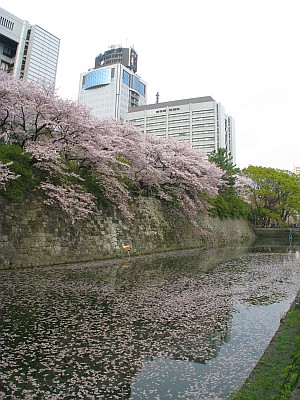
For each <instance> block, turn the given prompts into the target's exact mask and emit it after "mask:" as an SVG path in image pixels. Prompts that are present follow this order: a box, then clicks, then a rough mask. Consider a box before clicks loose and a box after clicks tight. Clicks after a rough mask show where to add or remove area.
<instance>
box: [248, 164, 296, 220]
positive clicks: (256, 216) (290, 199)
mask: <svg viewBox="0 0 300 400" xmlns="http://www.w3.org/2000/svg"><path fill="white" fill-rule="evenodd" d="M243 175H244V176H245V177H247V178H249V179H250V180H251V182H252V183H251V185H249V189H248V190H249V196H248V201H249V203H250V208H251V219H252V222H253V224H254V225H260V226H266V227H267V226H270V224H274V225H276V226H278V225H281V224H283V225H285V224H288V223H289V221H290V222H293V221H295V220H296V219H297V216H298V214H299V212H300V184H299V177H298V176H297V175H296V174H293V173H291V172H289V171H282V170H277V169H274V168H267V167H255V166H251V165H250V166H249V167H248V168H245V169H244V170H243Z"/></svg>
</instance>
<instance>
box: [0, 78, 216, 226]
mask: <svg viewBox="0 0 300 400" xmlns="http://www.w3.org/2000/svg"><path fill="white" fill-rule="evenodd" d="M0 139H2V141H3V142H4V143H5V144H6V145H11V144H17V145H19V146H21V147H22V148H23V149H24V151H25V152H29V153H31V154H32V163H33V164H34V165H35V166H36V167H39V168H40V169H43V170H45V171H47V174H48V175H47V179H46V180H45V181H44V182H42V184H41V185H40V188H41V189H42V190H43V191H44V192H45V193H46V194H47V196H48V200H47V202H48V203H49V202H50V203H51V202H53V201H57V202H58V203H59V204H60V206H61V207H62V208H63V209H64V210H65V211H67V212H68V213H69V214H70V215H71V217H72V220H73V221H75V220H77V219H78V218H81V217H84V216H87V215H90V214H91V213H93V212H95V207H94V204H95V197H94V196H93V195H92V193H90V192H89V191H88V190H87V189H86V187H85V185H84V177H83V175H84V173H88V174H89V176H90V177H92V179H93V180H94V181H95V182H96V184H97V185H98V186H99V188H101V192H102V193H103V196H104V197H105V198H106V199H108V200H109V201H110V202H111V203H112V204H115V205H116V206H117V207H118V208H119V210H121V211H122V212H123V214H124V215H125V216H126V217H127V218H130V217H131V213H130V203H131V201H132V199H133V196H138V195H141V194H145V193H146V194H147V195H148V196H156V197H158V198H160V199H162V200H164V201H167V202H171V203H172V204H174V203H176V204H177V206H178V207H180V208H181V209H182V210H183V211H184V212H186V213H187V214H188V215H189V216H190V217H191V218H194V216H195V214H196V213H197V212H198V211H199V210H202V211H203V210H204V209H206V208H207V207H208V203H207V201H206V200H205V199H206V198H207V197H213V196H216V194H217V193H218V189H219V188H220V187H221V186H222V185H223V184H224V181H223V180H222V179H221V177H222V175H223V172H222V171H221V169H220V168H218V167H217V166H216V165H215V164H212V163H210V162H208V161H206V160H205V159H204V158H203V156H202V154H201V153H200V152H198V151H196V150H193V149H191V148H190V147H188V146H187V145H186V144H184V143H180V142H178V141H174V140H173V141H172V140H166V139H159V138H157V137H155V136H152V135H145V134H142V133H141V132H139V130H138V129H137V128H135V127H134V126H132V125H131V124H128V123H123V122H120V121H114V120H102V121H99V120H96V119H95V118H94V117H92V115H91V114H90V112H89V111H88V110H87V109H85V108H84V107H82V106H80V105H79V104H78V103H76V102H74V101H70V100H63V99H61V98H60V97H58V96H57V94H56V92H55V90H54V89H53V88H51V87H47V86H43V85H37V84H36V83H28V82H24V81H22V80H17V79H15V78H14V77H12V76H10V75H9V74H7V73H5V72H0ZM74 166H75V167H74ZM7 168H9V166H7V167H6V170H7ZM72 168H73V169H72ZM7 171H8V170H7ZM83 172H84V173H83ZM3 176H4V175H3ZM10 176H12V175H10ZM10 179H12V178H10Z"/></svg>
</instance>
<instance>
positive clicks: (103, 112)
mask: <svg viewBox="0 0 300 400" xmlns="http://www.w3.org/2000/svg"><path fill="white" fill-rule="evenodd" d="M136 72H137V53H136V51H135V50H134V49H133V48H123V47H121V46H111V49H110V50H107V51H105V52H104V53H103V54H99V55H98V56H97V57H96V59H95V66H94V68H93V69H90V70H89V71H88V72H84V73H82V74H81V75H80V83H79V94H78V102H79V103H80V104H82V105H84V106H86V107H87V108H89V109H90V110H91V113H92V114H93V115H94V116H95V117H96V118H99V119H111V118H112V119H116V120H125V118H126V114H127V112H128V110H129V108H132V107H136V106H142V105H144V104H146V83H145V82H144V81H143V80H142V79H141V78H140V77H139V76H138V75H137V73H136Z"/></svg>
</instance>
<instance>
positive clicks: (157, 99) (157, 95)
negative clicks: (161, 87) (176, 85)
mask: <svg viewBox="0 0 300 400" xmlns="http://www.w3.org/2000/svg"><path fill="white" fill-rule="evenodd" d="M155 96H156V103H159V93H158V92H156V95H155Z"/></svg>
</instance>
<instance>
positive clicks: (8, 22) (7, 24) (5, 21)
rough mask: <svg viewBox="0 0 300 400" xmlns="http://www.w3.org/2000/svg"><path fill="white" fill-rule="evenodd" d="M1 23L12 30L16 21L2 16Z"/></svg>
mask: <svg viewBox="0 0 300 400" xmlns="http://www.w3.org/2000/svg"><path fill="white" fill-rule="evenodd" d="M0 25H2V26H5V28H8V29H10V30H11V31H12V30H13V29H14V23H13V22H11V21H9V20H8V19H6V18H4V17H0Z"/></svg>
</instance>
